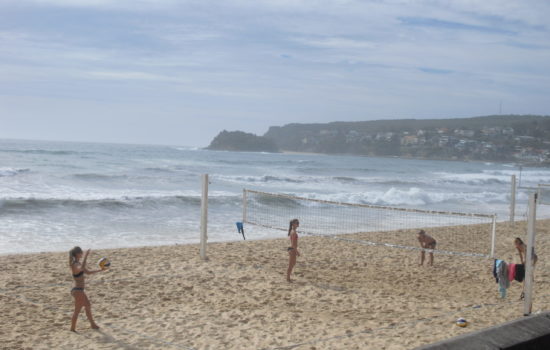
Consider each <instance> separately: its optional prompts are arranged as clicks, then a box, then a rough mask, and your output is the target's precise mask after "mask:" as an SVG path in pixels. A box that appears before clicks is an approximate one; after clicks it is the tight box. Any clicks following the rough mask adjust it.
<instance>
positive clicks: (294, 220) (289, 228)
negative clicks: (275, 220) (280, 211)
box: [288, 219, 298, 236]
mask: <svg viewBox="0 0 550 350" xmlns="http://www.w3.org/2000/svg"><path fill="white" fill-rule="evenodd" d="M297 222H298V219H292V220H290V224H289V225H288V235H289V236H290V232H291V231H292V225H293V224H295V223H297Z"/></svg>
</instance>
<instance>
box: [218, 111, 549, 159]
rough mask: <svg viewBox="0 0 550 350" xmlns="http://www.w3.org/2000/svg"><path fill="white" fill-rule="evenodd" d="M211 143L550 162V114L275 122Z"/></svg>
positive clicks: (242, 147) (257, 148) (231, 147)
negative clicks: (262, 129)
mask: <svg viewBox="0 0 550 350" xmlns="http://www.w3.org/2000/svg"><path fill="white" fill-rule="evenodd" d="M244 135H246V136H244ZM208 148H209V149H225V150H238V151H244V150H246V151H269V152H273V151H274V150H282V151H294V152H313V153H327V154H354V155H369V156H398V157H411V158H428V159H461V160H487V161H513V162H522V163H531V164H544V165H547V164H548V165H550V116H535V115H494V116H485V117H474V118H460V119H459V118H457V119H402V120H374V121H361V122H333V123H325V124H297V123H294V124H287V125H284V126H272V127H270V128H269V130H268V131H267V133H266V134H265V135H264V136H263V137H260V136H256V135H252V134H245V133H243V132H232V133H228V132H227V131H223V132H222V133H220V135H218V136H217V137H216V139H214V141H212V144H211V145H210V146H209V147H208Z"/></svg>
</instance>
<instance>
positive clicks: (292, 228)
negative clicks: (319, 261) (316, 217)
mask: <svg viewBox="0 0 550 350" xmlns="http://www.w3.org/2000/svg"><path fill="white" fill-rule="evenodd" d="M298 226H300V222H299V221H298V219H292V220H290V224H289V227H288V237H289V238H290V247H288V248H287V251H288V269H287V270H286V280H287V282H292V280H291V279H290V274H291V273H292V269H293V268H294V265H296V257H298V256H300V252H299V251H298V233H297V232H296V228H298Z"/></svg>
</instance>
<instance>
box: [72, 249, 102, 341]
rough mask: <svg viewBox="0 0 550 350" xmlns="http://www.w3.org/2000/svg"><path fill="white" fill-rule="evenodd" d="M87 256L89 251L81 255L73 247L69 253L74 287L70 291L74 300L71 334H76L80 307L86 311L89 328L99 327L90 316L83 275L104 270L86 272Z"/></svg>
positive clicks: (80, 251) (90, 308)
mask: <svg viewBox="0 0 550 350" xmlns="http://www.w3.org/2000/svg"><path fill="white" fill-rule="evenodd" d="M89 254H90V249H88V250H87V251H86V253H82V249H81V248H80V247H74V248H73V249H71V250H70V251H69V266H70V268H71V272H72V274H73V278H74V287H73V289H71V295H72V296H73V298H74V313H73V317H72V319H71V331H72V332H76V321H77V320H78V314H80V310H82V307H84V309H85V310H86V316H87V317H88V321H90V326H91V327H92V329H98V328H99V326H98V325H97V324H96V323H95V322H94V318H93V316H92V306H91V305H90V300H88V296H86V293H84V274H86V275H91V274H94V273H98V272H101V271H104V270H105V269H101V270H94V271H90V270H88V269H87V268H86V260H87V259H88V255H89ZM82 256H84V258H83V259H82V262H80V259H81V258H82Z"/></svg>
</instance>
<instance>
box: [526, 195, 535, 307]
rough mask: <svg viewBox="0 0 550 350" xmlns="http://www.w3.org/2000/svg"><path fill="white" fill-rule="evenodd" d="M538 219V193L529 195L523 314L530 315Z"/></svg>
mask: <svg viewBox="0 0 550 350" xmlns="http://www.w3.org/2000/svg"><path fill="white" fill-rule="evenodd" d="M536 221H537V193H531V194H530V195H529V218H528V220H527V249H526V253H525V299H524V302H523V315H524V316H529V315H530V314H531V308H532V307H533V284H534V279H533V268H534V266H533V254H534V253H535V224H536Z"/></svg>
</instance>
